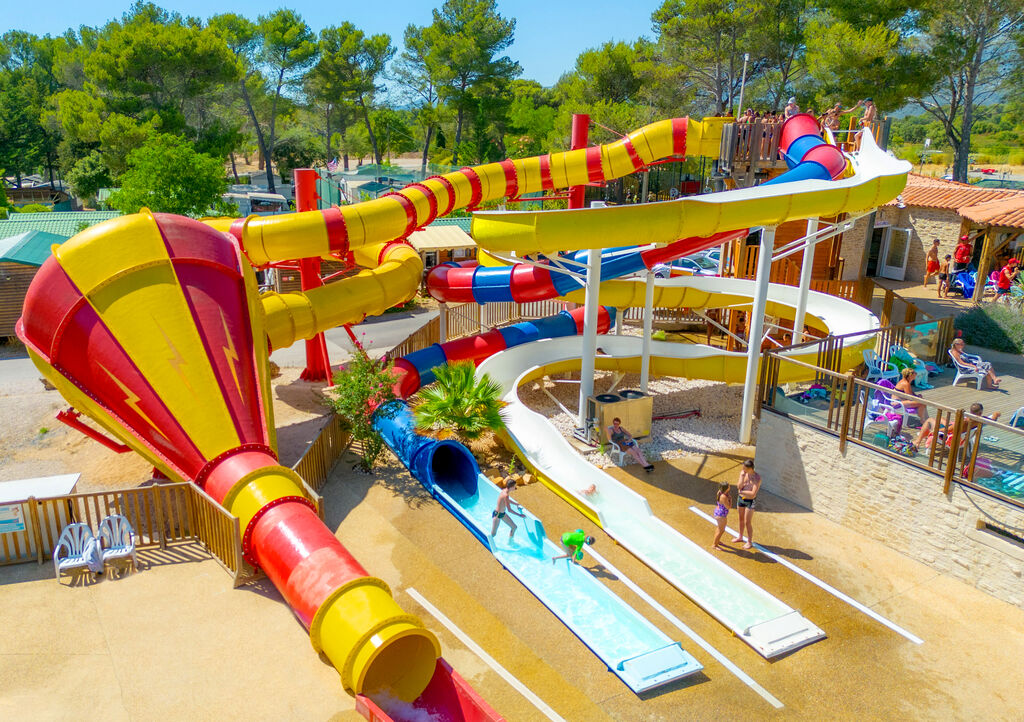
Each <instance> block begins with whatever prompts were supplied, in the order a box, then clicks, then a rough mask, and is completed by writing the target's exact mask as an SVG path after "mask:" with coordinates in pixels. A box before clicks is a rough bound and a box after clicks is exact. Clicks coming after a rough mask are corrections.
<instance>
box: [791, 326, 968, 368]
mask: <svg viewBox="0 0 1024 722" xmlns="http://www.w3.org/2000/svg"><path fill="white" fill-rule="evenodd" d="M953 334H954V329H953V317H952V316H946V317H944V318H937V319H932V320H927V321H917V322H916V323H904V324H894V325H892V326H884V327H882V328H878V329H875V330H874V331H858V332H855V333H848V334H843V335H841V336H825V337H824V338H820V339H814V340H813V341H806V342H804V343H799V344H794V345H792V346H786V347H785V348H781V349H776V350H777V351H779V352H789V351H800V350H802V351H804V352H805V353H811V352H816V354H817V358H818V366H819V367H821V368H823V369H826V370H828V371H832V372H835V373H843V372H845V370H846V369H843V368H842V367H841V366H840V362H841V359H842V357H843V351H844V349H845V347H846V343H847V342H849V341H851V340H853V341H855V342H856V343H857V344H858V345H859V344H860V343H861V342H862V341H863V340H864V338H865V337H867V336H869V335H873V336H874V338H875V345H874V349H875V352H876V353H877V354H878V355H879V356H881V357H882V358H883V359H888V358H889V353H890V351H891V350H892V347H893V346H903V347H904V348H906V349H908V350H909V351H911V352H912V353H913V354H914V355H916V356H917V357H918V358H921V359H922V360H925V361H931V362H933V363H937V364H945V363H946V362H947V360H948V359H947V356H946V349H948V348H949V347H950V345H951V344H952V343H953Z"/></svg>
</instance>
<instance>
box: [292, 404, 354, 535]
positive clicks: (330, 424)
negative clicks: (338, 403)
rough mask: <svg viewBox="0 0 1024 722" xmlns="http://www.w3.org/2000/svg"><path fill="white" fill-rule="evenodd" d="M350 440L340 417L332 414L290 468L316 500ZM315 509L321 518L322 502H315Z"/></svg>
mask: <svg viewBox="0 0 1024 722" xmlns="http://www.w3.org/2000/svg"><path fill="white" fill-rule="evenodd" d="M351 438H352V437H351V435H350V434H349V433H348V431H346V430H345V428H344V423H343V422H342V419H341V417H340V416H337V415H335V414H332V415H331V416H330V417H329V418H328V420H327V423H326V424H324V426H323V428H322V429H320V433H318V434H317V436H316V438H315V439H314V440H313V443H311V444H310V445H309V448H308V449H306V451H305V453H304V454H303V455H302V458H300V459H299V460H298V461H297V462H295V464H294V466H292V469H294V470H295V471H296V472H297V473H298V475H299V476H301V477H302V478H303V480H305V482H306V485H307V486H308V487H309V489H310V491H311V492H312V493H313V495H314V496H315V497H316V499H320V496H319V491H320V489H322V488H323V486H324V483H326V481H327V478H328V477H329V476H330V474H331V470H332V469H333V468H334V465H335V464H337V463H338V459H340V458H341V455H342V454H344V453H345V449H346V448H348V445H349V442H350V441H351ZM317 508H318V510H321V514H320V517H321V518H323V513H322V509H323V502H322V500H321V501H318V502H317Z"/></svg>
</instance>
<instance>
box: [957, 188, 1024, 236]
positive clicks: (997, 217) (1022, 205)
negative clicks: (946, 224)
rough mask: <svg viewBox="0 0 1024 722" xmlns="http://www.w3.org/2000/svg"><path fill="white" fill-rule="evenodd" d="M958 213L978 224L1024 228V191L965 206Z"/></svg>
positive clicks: (1016, 228)
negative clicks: (1007, 196)
mask: <svg viewBox="0 0 1024 722" xmlns="http://www.w3.org/2000/svg"><path fill="white" fill-rule="evenodd" d="M957 213H959V214H960V215H961V216H963V217H964V218H966V219H967V220H969V221H971V222H972V223H977V224H978V225H984V226H995V227H998V228H1012V229H1015V230H1024V193H1022V194H1018V195H1015V196H1011V197H1009V198H1001V199H999V200H993V201H988V202H987V203H981V204H979V205H972V206H965V207H963V208H959V209H957Z"/></svg>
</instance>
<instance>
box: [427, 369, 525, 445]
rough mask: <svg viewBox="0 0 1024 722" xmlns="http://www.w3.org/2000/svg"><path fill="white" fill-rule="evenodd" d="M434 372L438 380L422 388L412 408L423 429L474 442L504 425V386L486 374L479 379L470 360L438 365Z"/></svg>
mask: <svg viewBox="0 0 1024 722" xmlns="http://www.w3.org/2000/svg"><path fill="white" fill-rule="evenodd" d="M434 375H435V377H436V379H437V380H436V382H435V383H434V385H433V386H431V387H430V388H426V389H423V390H422V391H420V394H419V399H418V401H417V403H416V404H415V406H414V407H413V411H414V412H415V415H416V426H417V428H419V429H420V430H421V431H433V432H435V433H438V434H439V435H441V436H448V435H454V436H456V437H458V438H460V439H462V440H464V441H472V440H474V439H479V438H480V437H481V436H483V435H484V434H486V433H488V432H494V431H500V430H501V429H503V428H505V420H504V419H503V418H502V415H501V410H502V408H503V407H504V406H505V403H504V402H503V401H502V400H501V387H500V386H499V385H498V384H497V383H496V382H495V381H493V380H491V378H490V377H489V376H488V375H487V374H484V375H483V376H482V377H481V378H479V379H478V378H476V367H475V366H474V365H473V364H472V363H471V362H469V361H460V362H458V363H453V364H445V365H443V366H438V367H437V368H436V369H434Z"/></svg>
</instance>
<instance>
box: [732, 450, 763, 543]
mask: <svg viewBox="0 0 1024 722" xmlns="http://www.w3.org/2000/svg"><path fill="white" fill-rule="evenodd" d="M760 489H761V475H760V474H758V473H757V472H756V471H754V460H753V459H747V460H746V461H744V462H743V468H742V469H740V480H739V483H738V484H737V485H736V494H737V496H738V497H739V499H738V500H737V501H736V508H737V510H739V514H740V532H739V533H740V535H739V536H738V537H736V538H735V539H733V541H734V542H741V541H743V536H744V533H745V534H746V537H747V543H746V544H744V545H743V548H744V549H751V548H753V546H754V528H753V519H754V500H756V499H757V492H758V491H760Z"/></svg>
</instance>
